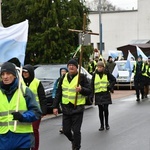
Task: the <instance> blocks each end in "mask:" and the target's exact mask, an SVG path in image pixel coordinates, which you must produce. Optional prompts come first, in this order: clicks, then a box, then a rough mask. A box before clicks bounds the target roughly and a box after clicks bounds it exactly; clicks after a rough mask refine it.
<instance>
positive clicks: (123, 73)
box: [115, 60, 136, 89]
mask: <svg viewBox="0 0 150 150" xmlns="http://www.w3.org/2000/svg"><path fill="white" fill-rule="evenodd" d="M135 62H136V61H131V62H130V64H131V68H132V69H133V65H134V64H135ZM115 63H116V65H117V67H118V77H117V78H116V84H115V86H116V87H117V89H119V87H121V86H129V87H130V89H132V88H133V86H134V84H133V82H134V73H133V72H132V70H129V69H128V68H127V67H126V63H127V60H120V61H115Z"/></svg>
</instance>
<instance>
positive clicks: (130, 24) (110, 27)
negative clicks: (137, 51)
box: [89, 0, 150, 58]
mask: <svg viewBox="0 0 150 150" xmlns="http://www.w3.org/2000/svg"><path fill="white" fill-rule="evenodd" d="M149 6H150V0H138V9H137V10H130V11H117V12H104V13H103V12H102V14H101V22H102V42H103V43H104V51H103V53H102V54H103V56H104V58H107V57H108V51H109V50H116V49H117V47H120V46H123V45H126V44H129V43H130V42H131V41H132V40H143V39H150V9H149ZM89 19H90V20H91V23H90V25H89V29H90V30H92V32H94V33H99V12H91V13H90V14H89ZM99 41H100V37H99V36H94V35H92V36H91V43H92V44H93V47H94V48H98V44H99V43H100V42H99Z"/></svg>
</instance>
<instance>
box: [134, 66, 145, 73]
mask: <svg viewBox="0 0 150 150" xmlns="http://www.w3.org/2000/svg"><path fill="white" fill-rule="evenodd" d="M144 66H145V65H144V63H142V69H141V71H143V70H144ZM136 67H137V63H135V64H134V74H136ZM144 74H145V73H142V75H144Z"/></svg>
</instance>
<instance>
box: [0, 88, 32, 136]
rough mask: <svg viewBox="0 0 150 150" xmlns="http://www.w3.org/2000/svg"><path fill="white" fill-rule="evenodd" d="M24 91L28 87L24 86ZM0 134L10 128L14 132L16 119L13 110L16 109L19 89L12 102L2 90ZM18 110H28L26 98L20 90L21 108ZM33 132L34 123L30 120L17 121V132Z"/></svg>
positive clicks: (0, 94)
mask: <svg viewBox="0 0 150 150" xmlns="http://www.w3.org/2000/svg"><path fill="white" fill-rule="evenodd" d="M23 88H24V91H25V89H26V87H23ZM0 98H1V104H0V134H5V133H7V132H8V131H9V130H10V131H11V132H14V120H13V115H12V114H11V113H12V112H15V111H16V103H17V99H18V90H16V92H15V93H14V95H13V97H12V98H11V100H10V102H8V99H7V97H6V95H5V94H3V93H2V91H1V90H0ZM18 111H19V112H21V113H23V112H25V111H27V106H26V100H25V98H24V96H23V94H22V92H21V91H20V101H19V108H18ZM31 132H33V129H32V124H31V123H28V122H19V121H17V127H16V131H15V133H31Z"/></svg>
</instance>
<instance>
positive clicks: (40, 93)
mask: <svg viewBox="0 0 150 150" xmlns="http://www.w3.org/2000/svg"><path fill="white" fill-rule="evenodd" d="M22 76H23V80H24V83H25V84H26V86H28V87H29V88H30V90H31V91H32V92H33V93H34V94H35V97H36V101H37V102H38V104H39V107H40V108H41V110H42V116H44V115H46V114H47V100H46V97H45V91H44V87H43V85H42V83H41V81H40V80H38V79H37V78H35V74H34V67H33V66H32V65H30V64H27V65H25V66H24V67H23V72H22ZM40 122H41V118H40V119H38V120H37V121H34V122H33V123H32V126H33V131H34V137H35V146H34V148H32V150H38V149H39V126H40Z"/></svg>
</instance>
